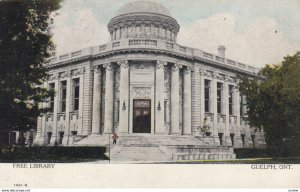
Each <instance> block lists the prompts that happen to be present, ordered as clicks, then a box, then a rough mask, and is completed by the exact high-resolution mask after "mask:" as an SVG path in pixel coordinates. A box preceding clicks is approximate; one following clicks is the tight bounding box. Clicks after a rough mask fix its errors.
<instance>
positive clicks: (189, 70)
mask: <svg viewBox="0 0 300 192" xmlns="http://www.w3.org/2000/svg"><path fill="white" fill-rule="evenodd" d="M190 73H191V67H189V66H187V67H186V68H185V69H184V74H190Z"/></svg>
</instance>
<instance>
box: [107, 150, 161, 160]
mask: <svg viewBox="0 0 300 192" xmlns="http://www.w3.org/2000/svg"><path fill="white" fill-rule="evenodd" d="M111 160H112V161H162V160H167V156H166V154H164V153H163V152H162V151H161V150H160V149H159V147H144V146H130V147H122V149H121V150H119V151H113V150H112V154H111Z"/></svg>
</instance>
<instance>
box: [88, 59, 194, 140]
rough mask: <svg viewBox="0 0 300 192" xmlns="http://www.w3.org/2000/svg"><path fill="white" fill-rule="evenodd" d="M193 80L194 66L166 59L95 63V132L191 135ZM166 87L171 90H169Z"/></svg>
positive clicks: (93, 127)
mask: <svg viewBox="0 0 300 192" xmlns="http://www.w3.org/2000/svg"><path fill="white" fill-rule="evenodd" d="M166 73H167V74H168V75H166V77H165V74H166ZM180 79H181V80H180ZM180 81H182V82H183V83H182V84H180ZM191 82H192V79H191V67H190V66H182V65H179V64H176V63H170V62H167V61H163V60H156V61H155V60H148V61H147V60H137V61H134V60H131V61H128V60H119V61H116V62H111V63H105V64H101V65H98V66H95V67H94V68H93V110H92V111H93V117H92V128H91V129H92V130H91V133H92V134H100V135H101V134H108V133H113V132H117V133H118V134H135V133H137V134H139V133H149V134H159V135H191V134H192V129H191V124H192V118H191V102H192V100H191V98H192V95H191ZM102 86H105V91H104V93H103V87H102ZM166 86H167V87H170V89H168V90H166V91H165V87H166ZM180 90H182V94H181V93H180ZM101 96H103V98H104V106H101V104H102V102H101ZM181 100H182V102H181V103H180V101H181ZM166 102H169V103H170V108H169V110H168V109H165V107H166V106H165V103H166ZM114 104H117V106H114ZM180 105H182V107H180ZM114 109H117V110H118V112H117V113H116V112H114ZM181 110H182V111H181ZM101 113H102V114H101ZM166 113H170V116H171V121H170V122H166V119H165V118H166ZM180 114H182V115H183V116H182V118H180ZM101 117H104V118H103V119H102V118H101ZM180 119H184V121H182V122H180ZM101 124H104V126H103V128H104V129H103V130H102V128H101ZM166 124H169V125H168V126H166Z"/></svg>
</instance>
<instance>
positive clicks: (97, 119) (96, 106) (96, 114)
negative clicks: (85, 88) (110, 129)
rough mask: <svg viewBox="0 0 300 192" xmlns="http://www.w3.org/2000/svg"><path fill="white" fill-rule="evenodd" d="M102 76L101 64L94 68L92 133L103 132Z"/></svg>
mask: <svg viewBox="0 0 300 192" xmlns="http://www.w3.org/2000/svg"><path fill="white" fill-rule="evenodd" d="M101 77H102V71H101V69H100V67H99V66H97V67H95V69H94V88H93V90H94V91H93V119H92V134H100V133H101Z"/></svg>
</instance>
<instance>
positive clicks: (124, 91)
mask: <svg viewBox="0 0 300 192" xmlns="http://www.w3.org/2000/svg"><path fill="white" fill-rule="evenodd" d="M118 65H120V108H119V110H120V122H119V133H120V134H128V123H129V121H128V119H129V116H128V111H129V65H128V61H119V62H118Z"/></svg>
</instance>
